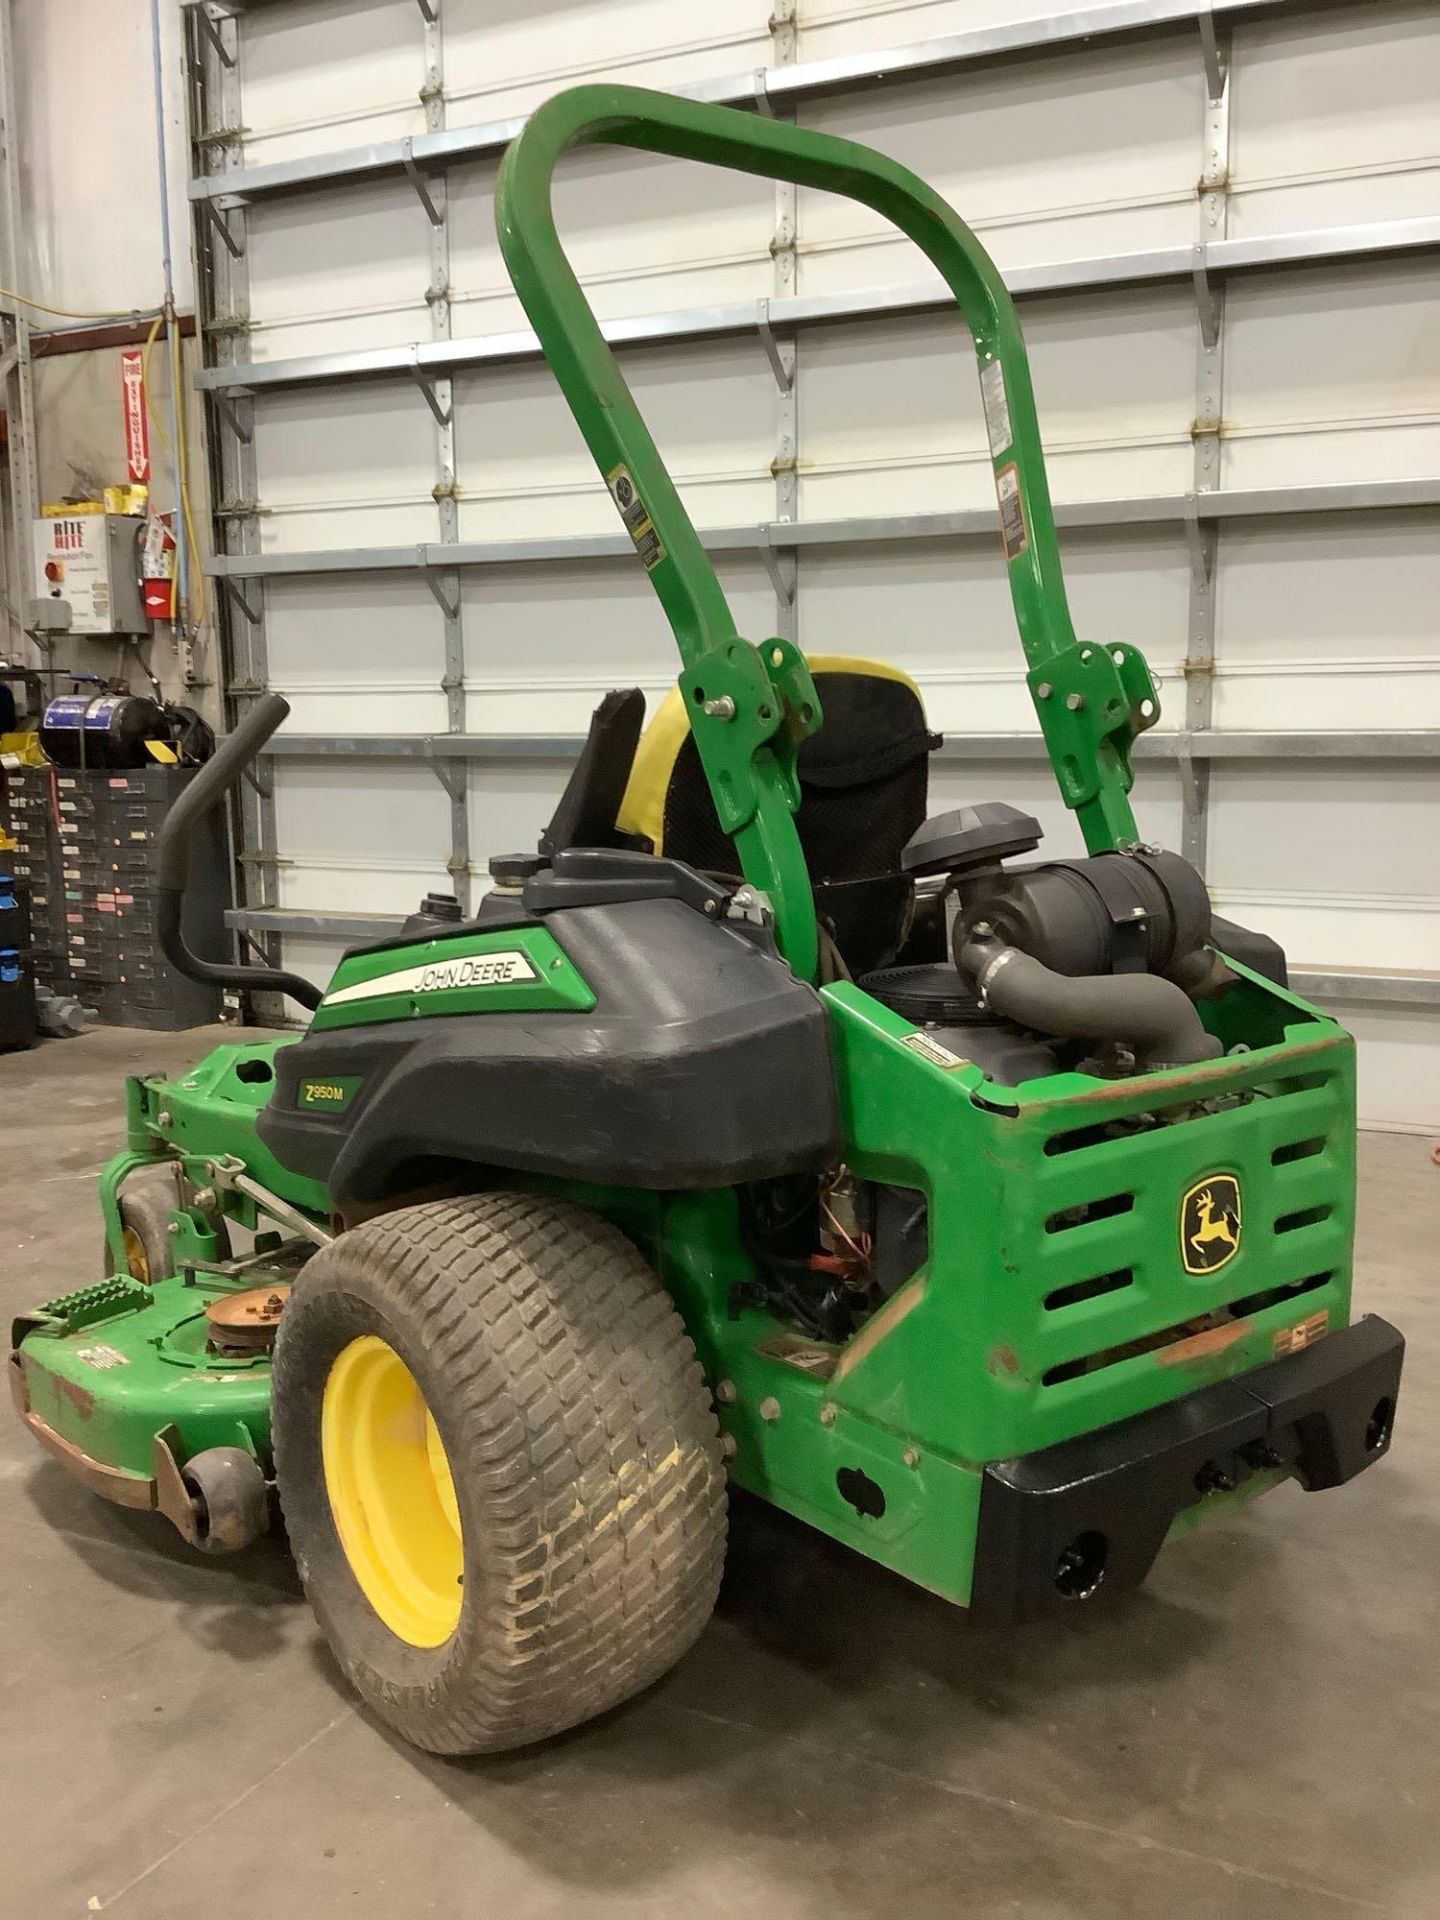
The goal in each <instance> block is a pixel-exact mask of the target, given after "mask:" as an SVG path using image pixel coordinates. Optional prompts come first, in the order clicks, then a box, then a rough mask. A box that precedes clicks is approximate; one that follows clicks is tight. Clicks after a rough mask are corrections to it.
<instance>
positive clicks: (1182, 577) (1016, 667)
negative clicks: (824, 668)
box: [800, 534, 1189, 733]
mask: <svg viewBox="0 0 1440 1920" xmlns="http://www.w3.org/2000/svg"><path fill="white" fill-rule="evenodd" d="M1065 562H1066V581H1067V584H1068V587H1069V594H1070V604H1071V611H1072V613H1073V615H1074V618H1075V624H1076V629H1077V631H1078V632H1080V633H1081V634H1083V635H1086V636H1087V637H1090V638H1093V639H1099V640H1129V641H1133V642H1135V643H1136V644H1137V645H1139V646H1140V647H1142V648H1143V649H1144V651H1145V654H1146V657H1147V658H1148V659H1149V661H1150V664H1151V667H1152V669H1153V670H1154V671H1155V672H1156V673H1158V674H1159V675H1161V677H1162V680H1163V679H1166V678H1169V677H1172V676H1175V675H1176V674H1178V669H1179V661H1180V658H1181V657H1182V655H1183V653H1184V645H1185V626H1186V617H1187V590H1188V582H1189V567H1188V561H1187V560H1186V558H1185V556H1184V554H1183V553H1182V552H1181V550H1180V548H1179V546H1178V544H1177V543H1176V542H1175V541H1174V540H1170V539H1166V538H1165V537H1164V536H1146V535H1141V536H1138V537H1137V536H1135V535H1127V536H1124V537H1123V538H1122V537H1116V536H1106V535H1098V536H1097V535H1093V534H1089V535H1085V536H1083V537H1075V536H1072V537H1071V538H1069V539H1067V541H1066V543H1065ZM800 637H801V641H802V644H803V645H804V646H805V647H806V648H807V649H809V650H811V651H813V652H821V653H832V652H833V653H853V654H861V655H865V654H870V655H876V654H878V655H879V656H880V657H881V658H883V659H886V660H889V661H891V662H892V663H893V664H894V665H896V666H898V667H901V668H903V669H904V670H905V672H907V673H909V674H910V675H911V676H912V677H913V678H914V679H915V680H916V682H917V683H918V684H919V686H920V688H921V691H922V693H923V695H924V698H925V703H926V709H927V712H928V714H929V718H930V724H931V725H932V726H933V727H935V728H937V729H939V730H941V731H949V732H954V733H977V732H991V731H994V732H1000V733H1009V732H1020V733H1032V732H1037V731H1038V728H1037V725H1036V720H1035V711H1034V708H1033V706H1032V705H1031V702H1030V697H1029V694H1028V693H1027V691H1026V688H1025V682H1024V672H1025V664H1024V655H1023V653H1022V651H1021V646H1020V638H1019V635H1018V633H1017V631H1016V627H1015V615H1014V610H1013V607H1012V604H1011V599H1010V589H1009V584H1008V581H1007V580H1006V577H1005V569H1004V566H1003V563H1002V561H1001V557H1000V553H999V546H998V541H997V542H996V543H995V544H994V545H992V544H991V542H989V541H988V540H965V541H952V542H943V541H934V542H931V541H923V542H905V543H903V544H893V545H890V546H888V547H887V546H884V545H881V544H878V543H877V545H876V546H874V547H867V548H863V549H860V550H857V551H854V552H845V551H838V550H837V551H834V552H829V553H825V552H816V553H813V554H809V553H807V554H806V555H805V557H804V560H803V563H802V567H801V588H800ZM1176 697H1177V698H1178V699H1179V704H1180V706H1181V707H1182V708H1183V697H1181V696H1179V695H1178V690H1177V695H1176ZM1168 717H1170V718H1171V719H1173V718H1175V717H1177V716H1174V715H1171V716H1168Z"/></svg>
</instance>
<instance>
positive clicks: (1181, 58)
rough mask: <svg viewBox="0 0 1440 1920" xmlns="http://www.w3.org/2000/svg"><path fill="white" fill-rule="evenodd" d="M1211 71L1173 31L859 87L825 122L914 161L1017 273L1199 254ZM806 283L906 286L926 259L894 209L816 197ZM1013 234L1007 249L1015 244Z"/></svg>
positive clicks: (822, 114) (804, 236)
mask: <svg viewBox="0 0 1440 1920" xmlns="http://www.w3.org/2000/svg"><path fill="white" fill-rule="evenodd" d="M1199 75H1200V68H1199V62H1198V60H1197V59H1196V58H1195V57H1194V54H1193V52H1192V51H1191V50H1190V49H1189V48H1188V47H1184V46H1182V45H1181V44H1179V43H1176V42H1172V41H1171V40H1170V39H1169V38H1168V37H1167V38H1166V39H1164V40H1161V41H1158V42H1139V43H1132V44H1129V45H1126V46H1123V47H1121V46H1116V45H1114V44H1102V45H1097V46H1095V47H1093V48H1090V49H1085V48H1081V47H1077V46H1074V45H1070V46H1067V47H1066V48H1065V49H1064V50H1063V52H1061V53H1058V54H1056V55H1055V56H1054V57H1052V58H1036V59H1030V60H1026V61H1023V62H1019V63H1017V64H1016V65H1014V66H1007V67H1003V68H995V67H989V66H986V67H982V68H976V69H973V70H970V71H961V72H960V73H958V74H955V75H953V76H949V77H947V78H945V79H943V80H925V81H920V82H915V83H911V84H908V85H904V86H897V87H889V88H883V89H877V90H875V91H874V92H868V91H859V92H856V93H855V94H853V95H847V96H845V97H844V98H840V99H837V100H835V101H833V102H828V103H821V104H817V105H816V106H814V107H807V109H806V111H805V114H804V119H805V123H806V124H807V125H810V126H815V127H819V128H821V129H823V130H825V131H828V132H833V133H838V134H841V135H843V136H845V137H847V138H850V139H855V140H861V141H864V142H865V143H866V144H867V145H871V146H876V147H879V148H880V150H881V151H882V152H884V153H888V154H890V155H892V156H893V157H894V158H895V159H897V160H901V161H903V162H904V163H905V164H906V165H907V166H909V167H912V168H913V169H914V170H915V171H916V172H917V173H919V174H920V175H921V176H922V178H924V179H926V180H928V181H929V182H930V184H931V185H932V186H934V187H936V188H937V189H938V190H939V191H940V192H941V193H943V194H945V195H946V197H947V198H948V199H949V200H951V201H952V203H953V204H954V206H955V207H956V209H957V210H958V211H959V213H960V214H961V215H962V217H963V218H964V219H966V220H967V221H969V222H971V223H972V224H973V225H974V226H976V228H977V229H978V230H979V232H980V235H981V238H982V239H983V240H984V241H985V243H986V245H987V246H991V247H994V248H995V250H996V253H997V256H998V257H1000V258H1001V259H1002V264H1006V265H1017V264H1021V263H1031V262H1034V261H1044V260H1055V259H1065V258H1071V257H1075V256H1077V255H1083V254H1087V253H1119V252H1125V251H1128V250H1130V249H1133V248H1139V247H1147V246H1159V245H1169V246H1184V245H1188V244H1189V242H1190V241H1191V240H1192V239H1193V237H1194V227H1195V171H1196V152H1197V146H1198V140H1199V128H1200V124H1201V112H1202V92H1201V85H1200V77H1199ZM799 227H800V236H801V242H802V268H801V287H802V291H804V292H806V293H820V292H825V291H828V290H829V289H831V288H832V287H837V286H857V285H868V284H873V283H875V282H876V281H891V280H902V279H905V278H908V277H910V276H911V275H912V274H913V272H914V265H913V259H914V256H913V252H912V251H911V249H910V248H909V245H908V243H907V242H905V241H903V240H902V239H901V238H900V236H899V235H898V234H896V232H895V229H894V228H893V227H892V226H890V225H889V224H888V223H887V222H886V221H884V220H882V219H881V218H880V216H878V215H876V214H872V213H870V212H869V211H868V210H867V209H864V208H861V207H858V206H856V205H855V203H854V202H853V201H849V200H844V199H841V198H839V197H837V196H835V195H832V194H825V193H814V192H811V191H809V190H805V191H802V194H801V196H800V222H799ZM1002 238H1003V245H1002V244H1001V242H1002Z"/></svg>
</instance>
